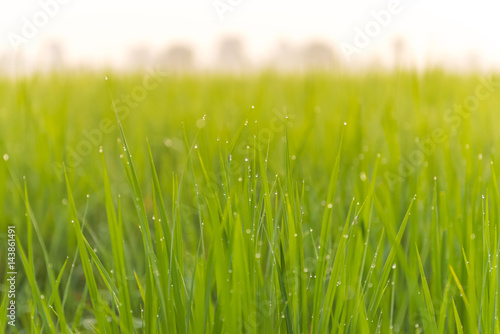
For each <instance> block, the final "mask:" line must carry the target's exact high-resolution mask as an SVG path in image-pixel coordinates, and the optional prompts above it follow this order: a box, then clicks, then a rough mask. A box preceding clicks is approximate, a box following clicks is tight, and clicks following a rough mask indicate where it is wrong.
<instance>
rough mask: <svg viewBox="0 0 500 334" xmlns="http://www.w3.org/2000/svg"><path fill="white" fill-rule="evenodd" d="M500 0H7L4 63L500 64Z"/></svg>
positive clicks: (121, 66) (21, 69)
mask: <svg viewBox="0 0 500 334" xmlns="http://www.w3.org/2000/svg"><path fill="white" fill-rule="evenodd" d="M499 8H500V6H499V4H498V3H497V2H494V1H487V0H479V1H474V2H472V1H451V0H442V1H439V2H435V1H430V0H413V1H409V0H376V1H373V0H370V1H369V0H354V1H326V0H311V1H307V2H306V1H284V0H274V1H257V0H184V1H165V0H164V1H160V0H144V1H140V2H139V1H124V0H121V1H118V0H109V1H105V2H102V1H97V0H86V1H82V0H37V1H32V0H30V1H1V2H0V22H1V23H0V36H1V38H0V71H1V72H2V73H4V74H8V75H24V74H27V73H32V72H33V71H40V72H43V71H52V70H61V69H65V70H67V69H77V70H79V69H89V68H92V69H100V68H101V69H102V68H112V69H117V70H122V71H130V70H136V69H138V68H144V67H145V66H150V65H162V66H164V67H168V68H169V70H171V71H243V72H245V71H254V70H258V69H269V68H272V69H275V70H278V71H302V70H307V69H311V68H314V69H320V70H338V69H342V70H365V69H369V68H373V67H376V68H380V69H385V68H387V69H391V68H394V67H398V66H401V67H411V68H416V69H419V70H421V69H424V68H428V67H443V68H445V69H447V70H451V71H471V70H474V71H488V70H492V69H497V68H498V67H499V65H500V43H498V42H497V38H496V37H497V36H496V32H498V31H500V20H498V19H497V15H498V9H499Z"/></svg>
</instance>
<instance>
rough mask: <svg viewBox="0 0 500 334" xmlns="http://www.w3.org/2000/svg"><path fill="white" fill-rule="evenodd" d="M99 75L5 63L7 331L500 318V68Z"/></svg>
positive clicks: (483, 328)
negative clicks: (17, 70) (8, 69)
mask: <svg viewBox="0 0 500 334" xmlns="http://www.w3.org/2000/svg"><path fill="white" fill-rule="evenodd" d="M104 75H105V73H95V72H89V73H71V72H68V73H54V74H51V75H32V76H29V77H25V78H17V79H12V78H2V79H0V206H1V209H0V245H1V250H0V268H1V269H0V280H1V281H0V282H1V283H2V285H1V286H2V289H1V290H2V292H1V300H0V313H1V317H0V332H3V331H5V332H7V333H56V332H57V333H78V332H81V333H94V332H96V333H207V334H208V333H352V334H355V333H424V332H425V333H499V332H500V322H499V320H498V316H499V315H500V304H499V302H500V296H499V295H498V292H499V289H500V273H499V270H498V262H499V256H500V254H499V253H500V192H499V187H498V183H497V182H498V181H497V180H498V178H499V177H500V167H499V166H498V163H499V161H498V158H497V152H500V131H499V130H498V129H499V128H500V78H499V77H495V76H491V75H490V74H480V73H474V74H450V73H444V72H441V71H439V70H429V71H427V72H422V73H417V72H413V71H401V72H398V71H395V72H390V73H385V72H369V73H362V74H360V73H358V74H352V73H351V74H347V73H330V74H324V73H323V74H322V73H309V74H301V75H299V74H296V75H292V74H276V73H266V72H264V73H260V74H254V75H223V74H184V75H179V74H175V73H166V72H163V71H162V70H161V69H158V68H148V69H146V70H144V71H143V72H142V73H136V74H133V75H132V74H129V75H125V74H116V73H115V74H113V73H111V72H110V73H107V75H108V79H107V80H105V78H104ZM117 119H119V121H117ZM11 272H15V274H11ZM12 277H14V278H15V279H14V280H12ZM8 279H10V280H8ZM13 289H14V290H13ZM12 301H14V302H15V303H12ZM12 305H14V312H12V310H13V308H12ZM13 325H15V326H13Z"/></svg>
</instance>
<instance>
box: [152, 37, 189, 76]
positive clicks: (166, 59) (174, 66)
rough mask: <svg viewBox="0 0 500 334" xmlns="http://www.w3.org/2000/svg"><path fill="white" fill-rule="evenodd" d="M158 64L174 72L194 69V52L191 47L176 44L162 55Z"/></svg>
mask: <svg viewBox="0 0 500 334" xmlns="http://www.w3.org/2000/svg"><path fill="white" fill-rule="evenodd" d="M158 63H159V65H160V66H161V67H163V68H165V69H167V70H169V71H174V72H185V71H190V70H192V69H194V67H195V66H194V52H193V50H192V48H191V47H190V46H187V45H184V44H174V45H172V46H170V47H169V48H167V49H166V50H165V51H163V52H162V53H160V55H159V56H158Z"/></svg>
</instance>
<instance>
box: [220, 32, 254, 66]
mask: <svg viewBox="0 0 500 334" xmlns="http://www.w3.org/2000/svg"><path fill="white" fill-rule="evenodd" d="M248 65H249V62H248V61H247V59H246V57H245V55H244V49H243V42H242V41H241V39H240V38H238V37H225V38H223V39H222V40H221V41H220V42H219V46H218V50H217V59H216V67H217V68H218V69H219V70H223V71H241V70H243V69H246V68H248Z"/></svg>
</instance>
